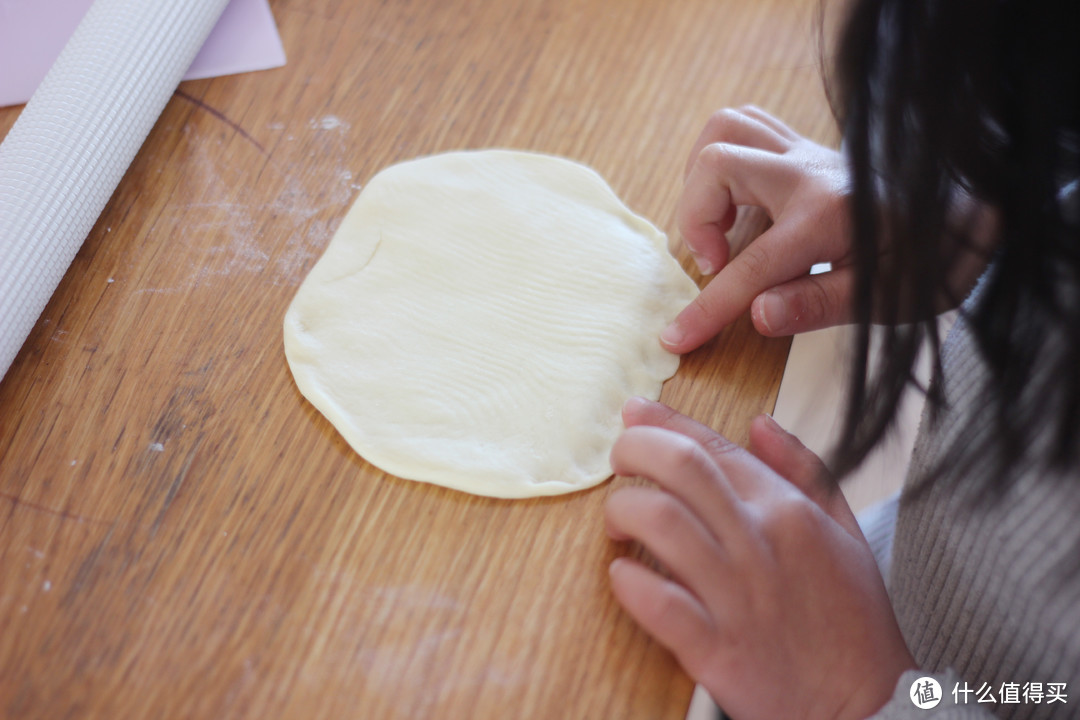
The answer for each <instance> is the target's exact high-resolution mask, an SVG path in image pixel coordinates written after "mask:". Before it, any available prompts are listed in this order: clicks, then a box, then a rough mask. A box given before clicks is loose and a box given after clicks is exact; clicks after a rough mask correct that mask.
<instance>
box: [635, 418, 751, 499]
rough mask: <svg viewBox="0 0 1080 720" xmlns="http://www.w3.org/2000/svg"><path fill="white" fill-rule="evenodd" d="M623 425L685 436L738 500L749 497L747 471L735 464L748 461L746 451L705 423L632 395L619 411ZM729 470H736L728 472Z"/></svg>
mask: <svg viewBox="0 0 1080 720" xmlns="http://www.w3.org/2000/svg"><path fill="white" fill-rule="evenodd" d="M622 417H623V424H624V425H626V427H627V428H631V427H635V426H639V425H647V426H653V427H658V428H663V429H665V430H671V431H672V432H677V433H680V434H682V435H685V436H687V437H688V438H690V439H692V440H693V441H694V442H696V443H698V444H699V445H701V447H702V448H703V449H704V450H705V452H706V453H707V454H708V455H709V456H710V457H711V458H712V459H713V461H714V462H716V463H717V466H718V467H720V469H721V470H722V471H726V477H727V480H728V482H729V483H730V485H731V487H732V489H733V490H734V491H735V493H736V495H738V496H739V497H740V498H741V499H743V500H746V499H749V498H750V497H751V496H752V494H753V490H754V489H753V488H752V487H750V486H749V485H748V484H747V482H746V481H745V480H744V479H743V478H744V477H746V476H747V473H744V472H739V471H738V468H736V467H735V466H737V465H739V464H745V463H746V462H752V461H753V460H752V458H751V457H750V454H749V453H747V452H746V450H744V449H743V448H741V447H739V446H738V445H737V444H735V443H733V442H731V441H730V440H728V439H727V438H726V437H724V436H723V435H721V434H720V433H718V432H716V431H715V430H713V429H712V428H710V427H709V426H707V425H702V424H701V423H699V422H698V421H697V420H694V419H692V418H689V417H687V416H686V415H683V414H682V413H680V412H678V411H677V410H673V409H672V408H670V407H668V406H667V405H664V404H663V403H658V402H652V401H650V400H647V399H645V398H640V397H634V398H630V399H629V400H627V401H626V404H625V405H623V411H622ZM731 470H736V471H735V472H731Z"/></svg>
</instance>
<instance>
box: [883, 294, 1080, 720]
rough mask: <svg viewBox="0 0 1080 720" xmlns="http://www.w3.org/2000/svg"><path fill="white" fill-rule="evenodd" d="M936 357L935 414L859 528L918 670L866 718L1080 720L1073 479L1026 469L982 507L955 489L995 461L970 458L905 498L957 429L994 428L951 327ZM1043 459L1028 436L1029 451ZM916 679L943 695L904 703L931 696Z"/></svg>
mask: <svg viewBox="0 0 1080 720" xmlns="http://www.w3.org/2000/svg"><path fill="white" fill-rule="evenodd" d="M977 295H978V293H977V292H976V293H975V294H974V295H973V297H972V298H971V299H969V303H972V302H975V301H976V297H977ZM942 360H943V377H942V379H941V383H942V388H943V390H944V392H945V397H946V400H947V403H948V405H947V409H946V411H945V412H946V416H945V417H944V418H943V420H942V421H941V422H939V423H936V424H935V425H934V427H933V429H930V430H928V427H927V426H928V425H929V424H930V423H929V422H928V420H927V419H926V418H925V417H924V419H923V423H922V427H921V428H920V431H919V438H918V440H917V441H916V444H915V451H914V454H913V456H912V463H911V469H910V471H909V474H908V478H907V480H906V482H905V485H904V489H903V490H902V491H901V493H900V495H899V497H898V498H894V499H893V501H892V503H891V505H888V504H887V505H886V506H885V507H884V508H883V509H881V510H879V512H878V513H876V518H868V519H864V520H865V522H864V530H865V531H866V532H867V536H868V539H869V540H870V541H871V544H872V545H874V546H876V547H875V551H876V552H880V551H882V550H883V549H884V550H885V552H884V553H883V554H881V555H879V563H881V564H882V565H883V566H884V568H883V569H884V570H885V577H886V580H887V584H888V588H889V595H890V598H891V599H892V603H893V607H894V608H895V610H896V615H897V619H898V620H899V623H900V629H901V631H902V632H903V634H904V638H905V639H906V641H907V644H908V647H909V648H910V649H911V652H912V654H913V655H914V656H915V660H916V661H917V662H918V664H919V666H920V667H921V668H922V670H921V671H920V672H909V673H906V674H905V675H904V676H903V677H901V679H900V681H899V683H898V684H897V687H896V690H895V692H894V694H893V697H892V699H891V700H890V701H889V703H888V704H887V705H886V706H885V707H884V708H882V709H881V711H880V712H879V713H878V714H877V715H876V716H875V717H877V718H882V719H891V718H912V719H914V718H927V717H935V718H977V717H993V716H997V717H1005V718H1044V717H1053V718H1070V717H1080V471H1078V470H1076V469H1073V470H1072V471H1071V472H1070V473H1069V475H1070V476H1069V477H1050V476H1048V475H1047V474H1046V473H1045V472H1039V471H1036V470H1035V469H1034V468H1033V465H1032V464H1031V462H1030V461H1029V460H1025V461H1024V462H1022V463H1021V464H1020V465H1019V466H1018V467H1017V468H1016V469H1015V471H1014V473H1013V477H1014V481H1013V482H1012V484H1011V485H1010V486H1009V489H1008V490H1007V491H1006V492H1005V494H1004V496H1003V497H1002V498H1001V499H1000V500H997V501H994V502H985V503H980V502H978V498H975V497H972V494H971V492H970V491H965V490H964V488H971V487H972V486H978V480H980V479H982V478H985V477H986V476H987V475H988V474H989V472H990V467H989V463H992V462H993V460H992V458H977V459H976V460H974V461H973V462H971V463H966V464H964V465H963V466H961V467H957V468H956V470H954V471H953V472H952V473H951V474H950V475H947V476H944V477H941V478H940V479H939V480H936V481H935V482H934V483H932V484H929V485H926V486H925V487H924V489H923V490H922V491H919V492H916V491H915V490H914V488H915V487H916V486H917V485H918V484H919V483H918V481H919V479H920V478H923V477H925V476H926V473H927V472H928V471H929V469H930V468H932V467H934V465H935V463H936V461H937V460H938V459H940V458H941V457H942V455H943V453H944V452H945V451H946V450H947V449H948V448H950V447H951V446H952V445H953V444H954V443H956V442H957V441H958V440H959V439H960V433H961V432H962V431H963V429H964V428H967V432H968V433H970V432H972V429H974V432H976V433H990V432H991V430H992V427H991V422H992V418H991V417H987V416H978V415H977V411H976V409H975V405H976V403H975V402H974V401H975V399H976V398H977V397H978V396H979V393H980V392H981V391H982V388H983V387H984V383H985V378H986V369H985V367H984V366H983V364H982V362H981V360H980V359H979V356H978V353H977V351H976V347H975V343H974V338H973V336H972V333H971V331H970V328H969V327H968V325H967V323H965V322H964V320H963V319H962V318H961V319H960V320H959V321H957V323H956V325H955V326H954V328H953V330H952V331H951V332H950V334H949V336H948V337H947V338H946V340H945V342H944V344H943V347H942ZM1077 372H1080V369H1077ZM984 415H985V414H984ZM963 437H964V439H965V440H967V439H970V437H971V435H965V436H963ZM1044 451H1045V448H1042V447H1040V442H1039V441H1036V442H1035V443H1033V444H1032V447H1031V448H1030V455H1031V457H1036V456H1038V453H1040V452H1044ZM972 481H975V482H972ZM890 508H891V512H890ZM894 523H895V534H894V535H893V533H891V532H889V530H891V528H892V526H893V525H894ZM890 536H891V537H890ZM889 540H891V543H890V542H889ZM890 544H891V555H890V554H888V546H889V545H890ZM924 676H930V677H932V678H933V679H935V680H936V681H937V682H938V684H939V686H940V691H938V692H937V693H934V694H936V695H937V696H939V697H940V698H941V700H940V703H939V704H938V705H937V706H936V707H935V708H934V709H932V710H930V709H921V708H920V707H917V706H916V704H915V702H914V699H918V700H920V701H921V700H926V699H928V698H927V689H928V687H929V689H930V690H931V691H932V690H933V686H932V684H930V685H929V686H928V685H927V683H925V682H917V681H918V680H919V678H922V677H924ZM920 692H921V693H922V697H920V696H919V693H920ZM1062 700H1064V702H1062Z"/></svg>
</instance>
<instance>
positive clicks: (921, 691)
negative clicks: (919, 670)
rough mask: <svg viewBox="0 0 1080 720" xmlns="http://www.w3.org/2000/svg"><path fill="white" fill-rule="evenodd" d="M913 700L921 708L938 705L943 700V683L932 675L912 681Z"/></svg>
mask: <svg viewBox="0 0 1080 720" xmlns="http://www.w3.org/2000/svg"><path fill="white" fill-rule="evenodd" d="M910 697H911V702H912V703H914V704H915V707H917V708H919V709H921V710H929V709H930V708H932V707H937V704H938V703H939V702H941V684H940V683H939V682H938V681H937V680H935V679H934V678H932V677H921V678H919V679H918V680H916V681H915V682H913V683H911V694H910Z"/></svg>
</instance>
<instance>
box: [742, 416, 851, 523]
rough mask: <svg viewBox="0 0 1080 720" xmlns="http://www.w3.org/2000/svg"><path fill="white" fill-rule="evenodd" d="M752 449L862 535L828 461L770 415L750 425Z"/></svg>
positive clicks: (761, 417)
mask: <svg viewBox="0 0 1080 720" xmlns="http://www.w3.org/2000/svg"><path fill="white" fill-rule="evenodd" d="M750 452H752V453H753V454H754V455H756V456H757V458H758V459H759V460H761V461H762V462H763V463H765V464H766V465H768V466H769V467H770V468H772V470H773V471H774V472H776V474H778V475H780V476H781V477H783V478H784V479H785V480H787V481H788V482H790V483H791V484H792V485H794V486H795V487H796V488H798V489H799V490H801V491H802V492H803V494H805V495H806V496H807V497H808V498H810V499H811V500H812V501H813V502H814V503H816V504H817V506H818V507H820V508H821V509H822V510H824V511H825V514H826V515H828V516H829V517H831V518H832V519H833V520H835V521H836V522H837V523H839V524H840V525H841V526H842V527H843V528H844V529H845V530H847V531H848V532H849V533H851V534H852V535H853V536H855V537H857V538H860V539H861V538H862V537H863V535H862V531H861V530H860V529H859V523H858V521H856V520H855V515H854V514H853V513H852V512H851V507H850V506H849V505H848V503H847V500H846V499H845V498H844V494H843V493H842V492H841V491H840V485H839V484H838V483H837V482H836V479H835V478H833V476H832V473H831V472H829V469H828V468H827V467H826V466H825V463H824V462H822V461H821V458H819V457H818V456H817V454H816V453H814V451H813V450H811V449H810V448H808V447H806V446H805V445H803V444H802V442H801V441H800V440H799V438H797V437H795V436H794V435H792V434H791V433H789V432H787V431H786V430H784V429H783V428H781V427H780V425H779V423H777V422H776V420H774V419H773V418H772V417H771V416H769V415H759V416H758V417H756V418H754V421H753V422H752V423H751V424H750Z"/></svg>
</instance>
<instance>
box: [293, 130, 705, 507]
mask: <svg viewBox="0 0 1080 720" xmlns="http://www.w3.org/2000/svg"><path fill="white" fill-rule="evenodd" d="M696 294H697V287H696V286H695V285H694V283H693V282H692V281H691V280H690V278H688V277H687V276H686V274H685V273H684V272H683V271H682V268H681V267H680V266H679V265H678V263H677V262H676V261H675V260H674V259H673V258H672V257H671V255H670V254H669V253H668V250H667V239H666V237H665V236H664V234H663V233H661V232H660V231H659V230H657V229H656V228H655V227H653V226H652V225H650V224H649V223H648V222H646V221H645V220H643V219H642V218H640V217H638V216H636V215H634V214H633V213H631V212H630V211H629V210H628V209H627V208H626V207H625V206H624V205H623V204H622V203H621V202H620V201H619V199H618V198H617V197H616V196H615V194H614V192H612V190H611V188H609V187H608V186H607V184H606V183H605V182H604V180H603V179H602V178H601V177H600V176H599V175H597V174H596V173H595V172H594V171H592V170H591V169H589V168H587V167H585V166H583V165H579V164H577V163H574V162H571V161H569V160H565V159H563V158H558V157H552V156H547V155H539V154H533V153H524V152H515V151H509V150H484V151H473V152H454V153H448V154H444V155H436V156H431V157H425V158H420V159H418V160H412V161H409V162H405V163H402V164H400V165H395V166H393V167H390V168H387V169H385V170H383V171H382V172H380V173H379V174H378V175H376V176H375V177H374V178H373V179H372V180H371V182H370V183H369V184H368V185H367V187H366V188H365V189H364V190H363V192H362V193H361V194H360V196H359V197H358V198H357V200H356V203H355V204H354V205H353V207H352V209H351V210H350V211H349V213H348V215H346V217H345V219H344V221H343V222H342V224H341V226H340V227H339V228H338V231H337V233H336V234H335V235H334V238H333V240H332V241H331V242H330V245H329V246H328V247H327V249H326V252H325V254H324V255H323V256H322V258H321V259H320V260H319V262H318V263H317V264H316V265H315V267H314V268H313V269H312V271H311V273H310V275H308V277H307V279H305V280H304V282H303V284H302V285H301V286H300V289H299V291H298V292H297V294H296V297H295V299H294V300H293V302H292V305H291V306H290V307H289V309H288V312H287V313H286V315H285V355H286V357H287V359H288V362H289V367H290V368H291V369H292V372H293V376H294V377H295V378H296V384H297V386H298V387H299V388H300V391H301V392H302V393H303V394H304V396H305V397H307V398H308V400H310V401H311V402H312V404H314V405H315V407H317V408H318V409H319V410H320V411H321V412H322V413H323V414H324V415H325V416H326V417H327V418H329V420H330V422H332V423H333V424H334V426H335V427H336V428H337V429H338V430H339V431H340V432H341V434H342V436H343V437H344V438H345V440H346V441H348V443H349V444H350V445H351V446H352V447H353V448H354V449H355V450H356V451H357V452H358V453H360V455H362V456H363V457H364V458H365V459H367V460H368V461H370V462H371V463H373V464H374V465H376V466H378V467H379V468H381V469H382V470H384V471H386V472H388V473H391V474H394V475H397V476H399V477H402V478H408V479H412V480H422V481H426V482H430V483H436V484H439V485H445V486H447V487H451V488H455V489H457V490H463V491H465V492H470V493H475V494H477V495H489V496H494V497H504V498H510V497H529V496H536V495H554V494H558V493H566V492H572V491H575V490H581V489H583V488H586V487H590V486H592V485H596V484H598V483H600V482H601V481H603V480H604V479H606V478H607V477H608V476H610V475H611V468H610V465H609V461H608V454H609V453H610V451H611V447H612V445H613V444H614V442H615V439H616V438H617V437H618V435H619V433H620V432H621V430H622V420H621V416H620V409H621V407H622V405H623V403H624V402H625V401H626V399H627V398H629V397H631V396H633V395H643V396H647V397H649V398H652V399H656V398H657V397H659V394H660V386H661V384H662V383H663V381H664V380H665V379H667V378H669V377H670V376H671V375H672V374H674V372H675V370H676V368H677V367H678V365H679V358H678V357H677V356H675V355H672V354H670V353H668V352H667V351H665V350H664V349H663V348H662V347H661V346H660V344H659V342H658V340H657V336H658V335H659V333H660V331H661V330H662V329H663V327H664V326H665V325H666V324H667V323H668V322H669V321H670V320H671V319H672V318H674V317H675V315H676V314H677V313H678V311H679V310H680V309H682V308H683V307H684V306H685V305H686V304H687V303H688V302H690V300H691V299H692V298H693V297H694V296H695V295H696Z"/></svg>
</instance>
